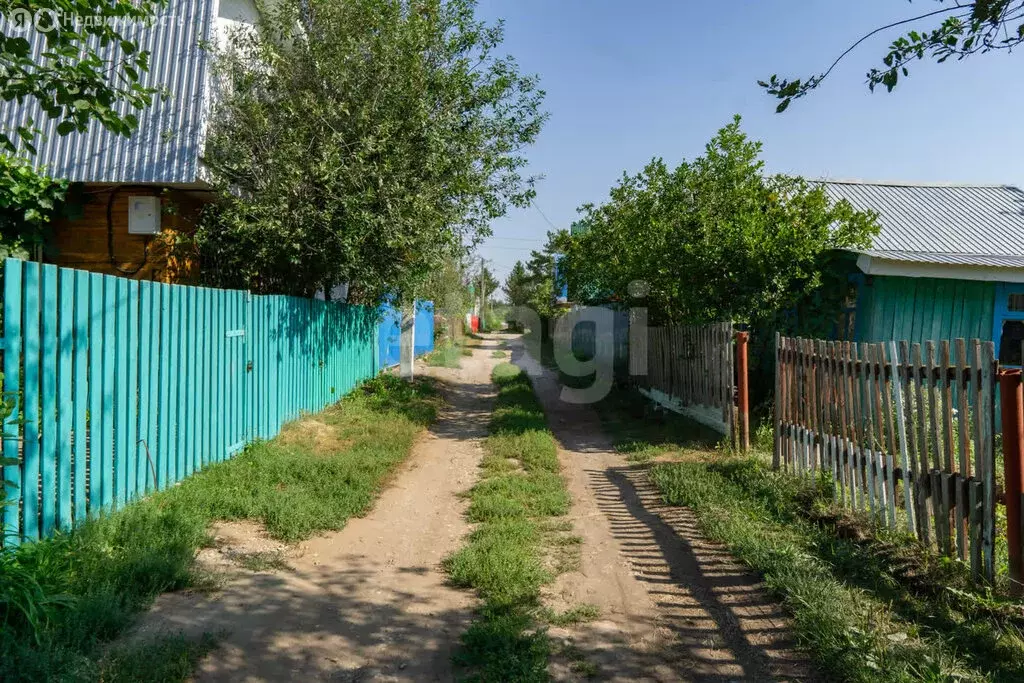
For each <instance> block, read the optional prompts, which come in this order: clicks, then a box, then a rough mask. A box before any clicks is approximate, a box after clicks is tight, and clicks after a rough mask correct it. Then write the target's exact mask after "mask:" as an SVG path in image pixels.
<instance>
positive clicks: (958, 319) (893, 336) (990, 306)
mask: <svg viewBox="0 0 1024 683" xmlns="http://www.w3.org/2000/svg"><path fill="white" fill-rule="evenodd" d="M995 291H996V283H994V282H980V281H974V280H946V279H938V278H911V277H894V276H881V275H876V276H874V277H872V278H868V279H866V280H865V282H864V284H862V285H861V286H860V289H859V291H858V294H857V320H856V337H857V341H860V342H880V341H890V340H904V339H905V340H908V341H910V342H925V341H930V340H938V339H957V338H960V337H962V338H964V339H982V340H991V339H992V336H993V311H994V307H995ZM997 341H998V340H997Z"/></svg>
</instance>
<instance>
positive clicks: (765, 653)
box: [513, 343, 813, 681]
mask: <svg viewBox="0 0 1024 683" xmlns="http://www.w3.org/2000/svg"><path fill="white" fill-rule="evenodd" d="M513 359H514V360H515V362H516V363H518V364H519V365H520V366H522V367H523V368H525V369H527V370H528V371H529V372H530V373H531V374H532V375H533V378H534V386H535V389H536V391H537V394H538V396H539V397H540V400H541V403H542V404H543V405H544V409H545V412H546V413H547V415H548V422H549V424H550V426H551V429H552V431H553V432H554V433H555V436H556V437H557V438H558V440H559V442H560V444H561V448H560V449H559V458H560V460H561V463H562V468H563V475H564V476H565V477H566V481H567V484H568V487H569V491H570V493H571V494H572V499H573V505H572V511H571V512H570V517H571V518H572V521H573V526H574V528H575V533H577V534H579V535H580V536H582V538H583V556H582V563H581V567H580V570H579V571H578V572H572V573H570V574H564V575H562V576H561V577H559V579H558V580H557V582H556V583H555V585H554V586H553V587H552V588H551V590H550V595H549V599H550V600H552V601H553V602H555V603H556V604H560V605H564V606H569V605H572V604H577V603H581V602H582V603H591V604H594V605H597V607H599V608H600V610H601V617H600V619H599V620H597V621H595V622H592V623H590V624H585V625H582V626H577V627H573V628H571V629H552V630H551V634H552V635H553V636H555V637H556V638H559V639H561V640H562V641H563V644H564V645H565V646H566V647H568V648H570V649H571V650H573V651H575V652H576V654H577V657H578V656H579V655H582V656H584V657H586V659H587V661H589V662H591V663H592V664H593V665H596V671H597V678H598V679H600V680H617V681H680V680H682V681H739V680H742V681H772V680H809V679H812V678H813V674H812V671H811V668H810V667H809V665H808V663H807V661H806V660H805V658H804V657H803V656H802V655H801V654H800V653H799V652H798V651H797V650H796V649H795V647H794V646H793V643H792V640H791V637H790V633H789V630H788V628H787V622H786V619H785V617H784V615H783V614H782V612H781V610H780V608H779V607H778V606H776V605H775V604H773V603H772V601H771V600H769V599H768V598H767V597H766V596H765V593H764V591H763V588H762V586H761V585H760V583H759V581H758V579H757V577H755V576H753V575H751V574H750V573H749V572H747V571H746V570H745V569H744V568H743V567H741V566H740V565H738V564H737V563H736V562H735V561H734V560H733V559H732V558H731V557H730V556H729V555H728V553H726V552H725V551H724V550H723V549H722V548H720V547H718V546H716V545H715V544H712V543H709V542H708V541H706V540H705V539H703V538H702V537H701V535H700V533H699V532H698V530H697V529H696V525H695V522H694V520H693V519H692V517H691V515H690V514H689V513H688V512H687V511H686V510H685V509H682V508H668V507H666V506H663V505H662V504H661V503H660V500H659V498H658V496H657V494H656V493H655V492H654V490H653V489H652V487H651V485H650V484H649V483H647V481H646V477H645V476H644V474H643V470H642V468H641V467H639V466H630V465H629V464H628V463H627V462H626V460H625V458H624V457H623V456H622V455H620V454H618V453H616V452H615V451H614V448H613V446H612V442H611V439H610V438H608V437H607V436H606V435H605V434H604V433H603V431H602V427H601V423H600V420H599V418H598V417H597V414H596V413H595V412H594V410H593V409H592V408H590V407H588V406H585V405H572V404H568V403H564V402H562V401H561V400H560V398H559V394H560V392H561V385H560V384H559V383H558V379H557V376H556V375H555V373H553V372H552V371H551V370H548V369H546V368H542V367H540V366H539V364H537V363H536V362H535V361H534V360H533V359H531V358H530V357H529V356H528V355H526V354H525V353H524V352H523V350H522V346H521V344H518V343H516V344H514V351H513ZM569 664H570V662H569V661H568V660H566V661H564V662H562V661H557V660H556V662H555V663H554V664H553V666H552V673H553V674H554V676H555V678H556V679H557V680H573V679H576V678H579V674H578V673H577V670H578V669H577V670H573V669H572V668H571V667H570V665H569Z"/></svg>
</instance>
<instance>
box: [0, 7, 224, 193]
mask: <svg viewBox="0 0 1024 683" xmlns="http://www.w3.org/2000/svg"><path fill="white" fill-rule="evenodd" d="M213 11H214V0H176V1H175V2H172V3H170V6H169V7H168V8H167V9H165V10H164V11H163V12H162V13H161V15H160V16H158V17H157V18H156V19H155V20H154V21H153V22H152V24H151V25H149V26H146V25H132V26H129V27H126V28H125V29H124V30H123V31H122V35H124V37H126V38H129V39H132V40H134V41H135V42H136V43H137V45H138V48H139V49H140V50H149V51H150V53H151V55H150V69H149V72H147V73H144V74H142V82H143V84H144V85H146V86H149V87H156V88H166V90H167V92H168V94H169V96H168V97H167V98H166V99H163V98H160V97H154V98H153V104H152V105H151V106H149V107H147V108H146V109H144V110H142V111H138V112H135V113H136V115H137V116H138V117H139V127H138V129H137V130H136V131H135V133H134V134H133V135H132V136H131V137H130V138H126V137H123V136H119V135H115V134H114V133H112V132H110V131H108V130H106V129H105V128H103V126H101V125H100V124H99V123H96V122H93V123H91V124H90V127H89V130H88V131H87V132H86V133H78V132H73V133H71V134H69V135H67V136H63V137H62V136H59V135H57V121H56V120H53V119H49V118H48V117H47V116H46V114H44V113H43V112H42V111H41V110H40V109H39V106H38V104H36V103H35V102H34V101H29V100H26V102H25V103H24V104H23V105H19V104H18V103H17V102H5V103H3V104H2V105H0V125H2V126H4V127H5V128H12V127H15V126H18V125H22V124H24V123H25V122H26V121H27V120H28V119H29V118H32V119H34V120H35V123H36V126H37V127H39V128H40V129H41V130H42V132H43V135H42V136H37V138H36V148H37V150H38V153H37V154H36V156H35V157H34V162H35V164H36V166H37V167H42V166H45V167H46V169H47V173H48V174H49V175H51V176H54V177H58V178H66V179H68V180H72V181H80V182H102V183H195V182H197V181H198V179H199V155H200V151H201V149H200V146H201V140H202V135H201V134H202V130H203V126H204V125H205V108H206V91H207V66H208V61H209V60H208V55H207V53H206V51H205V50H203V49H202V48H201V47H200V44H201V43H202V42H204V41H207V40H209V39H210V37H211V30H212V26H213ZM26 37H29V38H30V40H32V42H33V48H34V49H35V50H41V49H42V46H43V44H44V42H43V37H42V35H41V34H39V33H36V32H33V35H31V36H26ZM109 49H110V50H111V51H112V52H113V56H114V57H115V58H116V57H119V56H120V49H121V48H120V46H114V45H111V46H110V48H109ZM120 107H121V110H122V112H127V111H128V107H127V105H124V104H123V103H122V104H121V105H120Z"/></svg>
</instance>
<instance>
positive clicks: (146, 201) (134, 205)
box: [128, 197, 160, 235]
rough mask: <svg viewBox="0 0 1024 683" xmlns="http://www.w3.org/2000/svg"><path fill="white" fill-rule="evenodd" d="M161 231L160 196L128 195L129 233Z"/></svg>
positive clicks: (155, 232) (156, 232)
mask: <svg viewBox="0 0 1024 683" xmlns="http://www.w3.org/2000/svg"><path fill="white" fill-rule="evenodd" d="M159 233H160V198H159V197H128V234H129V235H157V234H159Z"/></svg>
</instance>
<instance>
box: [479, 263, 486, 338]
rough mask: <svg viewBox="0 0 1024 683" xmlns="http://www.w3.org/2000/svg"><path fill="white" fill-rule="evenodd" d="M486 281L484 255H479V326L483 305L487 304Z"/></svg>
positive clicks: (482, 317)
mask: <svg viewBox="0 0 1024 683" xmlns="http://www.w3.org/2000/svg"><path fill="white" fill-rule="evenodd" d="M485 287H487V281H486V280H485V279H484V257H483V256H481V257H480V327H481V328H483V326H484V317H485V316H484V306H486V305H487V291H486V290H485Z"/></svg>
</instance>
